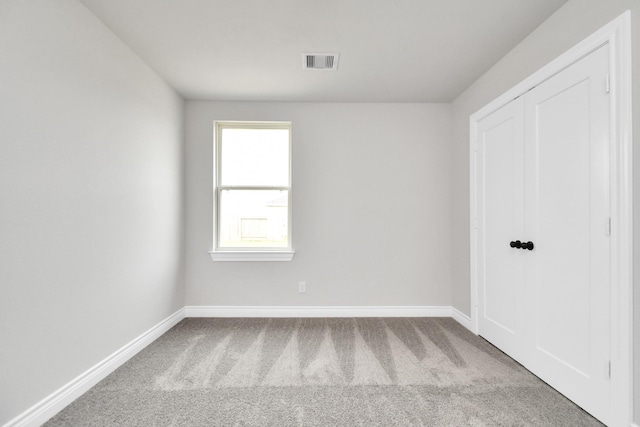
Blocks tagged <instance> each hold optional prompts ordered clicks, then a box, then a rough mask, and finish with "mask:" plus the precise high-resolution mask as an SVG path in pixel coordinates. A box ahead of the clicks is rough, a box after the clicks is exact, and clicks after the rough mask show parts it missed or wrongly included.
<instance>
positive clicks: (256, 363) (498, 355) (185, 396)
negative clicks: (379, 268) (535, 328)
mask: <svg viewBox="0 0 640 427" xmlns="http://www.w3.org/2000/svg"><path fill="white" fill-rule="evenodd" d="M46 425H48V426H49V425H50V426H111V425H118V426H343V425H344V426H395V425H397V426H411V425H415V426H420V425H424V426H466V425H469V426H497V425H501V426H520V425H522V426H524V425H531V426H591V425H601V424H600V423H598V421H597V420H595V419H594V418H592V417H591V416H589V415H588V414H587V413H585V412H584V411H582V410H581V409H580V408H579V407H577V406H576V405H574V404H573V403H571V402H570V401H569V400H567V399H566V398H564V397H563V396H562V395H560V394H559V393H557V392H556V391H555V390H553V389H552V388H550V387H549V386H547V385H546V384H545V383H543V382H542V381H540V380H539V379H538V378H536V377H535V376H534V375H532V374H531V373H529V372H528V371H527V370H526V369H524V368H523V367H522V366H520V365H519V364H517V363H515V362H514V361H513V360H512V359H510V358H509V357H507V356H506V355H504V354H503V353H502V352H500V351H499V350H497V349H496V348H495V347H493V346H492V345H490V344H488V343H487V342H486V341H485V340H483V339H482V338H479V337H477V336H475V335H473V334H471V333H470V332H469V331H467V330H466V329H464V328H463V327H462V326H460V325H459V324H458V323H457V322H455V321H454V320H452V319H448V318H437V319H436V318H411V319H404V318H402V319H400V318H391V319H379V318H369V319H366V318H357V319H185V320H183V321H182V322H180V323H179V324H178V325H176V326H175V327H174V328H173V329H171V330H170V331H169V332H167V333H166V334H165V335H163V336H162V337H160V338H159V339H158V340H156V341H155V342H154V343H153V344H151V345H150V346H149V347H147V348H146V349H144V350H143V351H142V352H140V353H139V354H138V355H137V356H135V357H134V358H132V359H131V360H130V361H129V362H127V363H126V364H125V365H123V366H122V367H121V368H119V369H118V370H116V371H115V372H114V373H113V374H111V375H110V376H109V377H107V378H106V379H105V380H104V381H102V382H101V383H99V384H98V385H97V386H95V387H94V388H93V389H91V390H90V391H89V392H87V393H86V394H85V395H83V396H82V397H81V398H79V399H78V400H76V401H75V402H74V403H72V404H71V405H70V406H69V407H67V408H66V409H65V410H63V411H62V412H61V413H59V414H58V415H57V416H55V417H54V418H53V419H52V420H50V421H49V422H48V423H47V424H46Z"/></svg>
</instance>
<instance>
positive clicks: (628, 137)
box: [469, 11, 633, 426]
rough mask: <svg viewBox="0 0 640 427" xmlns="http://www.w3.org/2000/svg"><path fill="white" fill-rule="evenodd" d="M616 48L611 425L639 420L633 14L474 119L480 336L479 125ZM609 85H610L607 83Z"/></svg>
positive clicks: (473, 247)
mask: <svg viewBox="0 0 640 427" xmlns="http://www.w3.org/2000/svg"><path fill="white" fill-rule="evenodd" d="M607 43H608V44H609V47H610V59H609V61H610V64H609V67H610V78H609V87H610V96H611V113H610V114H611V117H610V119H611V134H610V136H611V145H610V162H611V165H610V166H611V169H610V170H611V273H610V283H611V299H610V313H611V325H610V333H611V366H612V368H611V402H610V404H611V425H613V426H629V425H631V423H632V419H633V380H632V378H633V377H632V374H633V211H632V205H633V152H632V146H633V140H632V117H631V102H632V99H631V12H630V11H626V12H624V13H623V14H622V15H620V16H618V17H617V18H615V19H614V20H613V21H611V22H610V23H608V24H607V25H605V26H604V27H602V28H601V29H600V30H598V31H596V32H595V33H593V34H592V35H591V36H589V37H587V38H586V39H585V40H583V41H582V42H580V43H578V44H577V45H576V46H574V47H572V48H571V49H569V50H568V51H566V52H565V53H563V54H562V55H560V56H559V57H558V58H556V59H554V60H553V61H551V62H550V63H549V64H547V65H545V66H544V67H542V68H541V69H540V70H538V71H537V72H535V73H534V74H532V75H531V76H529V77H528V78H526V79H525V80H523V81H522V82H520V83H519V84H517V85H516V86H514V87H513V88H511V89H510V90H508V91H507V92H505V93H504V94H502V95H501V96H499V97H498V98H496V99H495V100H494V101H492V102H490V103H489V104H488V105H486V106H485V107H483V108H481V109H480V110H478V111H477V112H476V113H474V114H472V115H471V116H470V117H469V131H470V132H469V133H470V147H469V149H470V151H469V180H470V183H469V190H470V208H471V209H470V210H471V211H470V237H471V239H470V286H471V329H472V331H473V332H474V333H475V334H478V332H479V331H478V313H479V306H478V304H479V303H480V301H479V298H478V286H479V285H478V282H479V281H478V254H479V252H480V251H481V250H482V248H480V247H478V220H477V217H478V212H477V210H478V205H477V200H478V199H477V194H478V189H477V185H478V179H477V173H478V168H477V164H478V163H477V162H478V159H477V146H478V142H477V141H476V138H477V128H478V123H479V122H480V121H481V120H482V119H483V118H485V117H486V116H488V115H489V114H491V113H492V112H494V111H496V110H497V109H499V108H500V107H502V106H504V105H505V104H507V103H509V102H510V101H512V100H513V99H515V98H517V97H518V96H521V95H522V94H524V93H526V92H527V91H529V90H530V89H532V88H533V87H535V86H537V85H539V84H540V83H542V82H544V81H545V80H547V79H549V78H550V77H552V76H554V75H555V74H557V73H559V72H560V71H562V70H563V69H565V68H567V67H568V66H570V65H571V64H573V63H575V62H577V61H578V60H580V59H581V58H583V57H585V56H586V55H588V54H589V53H591V52H593V51H594V50H596V49H597V48H599V47H601V46H603V45H605V44H607ZM603 84H604V82H603Z"/></svg>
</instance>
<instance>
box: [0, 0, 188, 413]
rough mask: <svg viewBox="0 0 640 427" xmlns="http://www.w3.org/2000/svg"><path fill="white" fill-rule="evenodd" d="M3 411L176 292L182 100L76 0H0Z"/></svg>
mask: <svg viewBox="0 0 640 427" xmlns="http://www.w3.org/2000/svg"><path fill="white" fill-rule="evenodd" d="M0 52H1V54H0V287H1V291H0V425H2V424H4V423H5V422H7V421H8V420H9V419H11V418H13V417H15V416H16V415H18V414H20V413H22V412H23V411H25V410H26V409H27V408H29V407H30V406H31V405H33V404H35V403H37V402H38V401H40V400H41V399H43V398H45V397H46V396H47V395H49V394H50V393H52V392H54V391H55V390H57V389H58V388H59V387H61V386H63V385H64V384H66V383H67V382H69V381H71V380H72V379H74V378H75V377H76V376H77V375H79V374H81V373H83V372H84V371H86V370H87V369H89V368H90V367H91V366H93V365H95V364H96V363H97V362H99V361H100V360H102V359H104V358H105V357H107V356H108V355H110V354H111V353H113V352H114V351H116V350H117V349H119V348H120V347H122V346H123V345H125V344H126V343H128V342H129V341H131V340H132V339H133V338H135V337H137V336H138V335H140V334H141V333H143V332H145V331H146V330H147V329H149V328H150V327H152V326H154V325H155V324H157V323H158V322H160V321H161V320H163V319H165V318H166V317H167V316H169V315H170V314H172V313H174V312H175V311H176V310H178V309H179V308H181V307H183V306H184V295H183V292H184V290H183V273H184V272H183V266H182V249H183V248H182V223H183V213H182V209H183V208H182V201H183V200H182V199H183V190H182V185H183V181H182V173H183V167H182V163H183V156H182V133H183V131H182V114H183V102H182V100H181V99H180V98H179V97H178V96H177V95H176V94H175V92H174V91H173V90H172V89H170V88H169V87H168V86H167V85H166V84H165V83H164V82H163V81H161V80H160V79H159V78H158V77H157V76H156V75H155V74H154V73H153V72H152V71H151V70H150V69H149V68H148V67H147V66H146V65H144V64H143V63H142V62H141V61H140V60H139V59H138V58H137V57H136V56H135V55H134V54H133V53H132V52H131V51H130V50H129V49H128V48H127V47H126V46H125V45H124V44H122V43H121V42H120V40H119V39H117V38H116V37H115V36H114V35H113V34H112V33H111V32H110V31H109V30H108V29H106V27H104V26H103V25H102V23H101V22H100V21H99V20H98V19H96V18H95V17H94V16H93V15H92V14H91V13H89V12H88V11H87V10H86V9H85V8H84V6H81V5H80V4H79V3H77V2H76V1H75V0H55V1H50V0H30V1H21V0H3V1H2V2H0Z"/></svg>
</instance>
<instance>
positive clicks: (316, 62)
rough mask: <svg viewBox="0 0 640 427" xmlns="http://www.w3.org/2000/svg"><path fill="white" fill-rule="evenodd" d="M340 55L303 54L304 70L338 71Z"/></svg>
mask: <svg viewBox="0 0 640 427" xmlns="http://www.w3.org/2000/svg"><path fill="white" fill-rule="evenodd" d="M339 57H340V54H339V53H303V54H302V68H303V69H305V70H331V71H335V70H337V69H338V58H339Z"/></svg>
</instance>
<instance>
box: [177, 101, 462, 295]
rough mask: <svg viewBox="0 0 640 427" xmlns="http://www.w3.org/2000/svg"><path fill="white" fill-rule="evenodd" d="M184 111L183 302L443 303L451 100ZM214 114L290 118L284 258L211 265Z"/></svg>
mask: <svg viewBox="0 0 640 427" xmlns="http://www.w3.org/2000/svg"><path fill="white" fill-rule="evenodd" d="M185 116H186V189H187V190H186V191H187V195H186V196H187V216H186V219H187V221H186V224H187V227H186V299H187V305H249V306H250V305H285V306H286V305H316V306H318V305H319V306H329V305H330V306H333V305H362V306H367V305H401V306H414V305H450V304H451V289H450V274H451V269H450V264H449V258H450V253H449V248H450V246H449V241H450V238H449V236H450V226H449V224H450V219H449V206H450V194H449V189H450V185H449V180H450V175H449V160H450V159H449V145H450V142H449V141H450V109H449V105H442V104H322V103H266V102H265V103H260V102H255V103H244V102H238V103H232V102H226V103H225V102H198V101H188V102H187V104H186V113H185ZM214 120H281V121H291V122H292V125H293V133H292V135H293V142H292V146H293V151H292V152H293V175H292V176H293V244H294V247H295V250H296V255H295V257H294V259H293V261H292V262H266V263H247V262H215V263H214V262H213V261H211V258H210V257H209V254H208V251H209V250H211V248H212V229H213V225H212V198H213V193H212V155H213V154H212V150H213V146H212V144H213V141H212V135H213V131H212V129H213V121H214ZM300 280H305V281H306V282H307V293H305V294H299V293H297V283H298V281H300Z"/></svg>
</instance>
